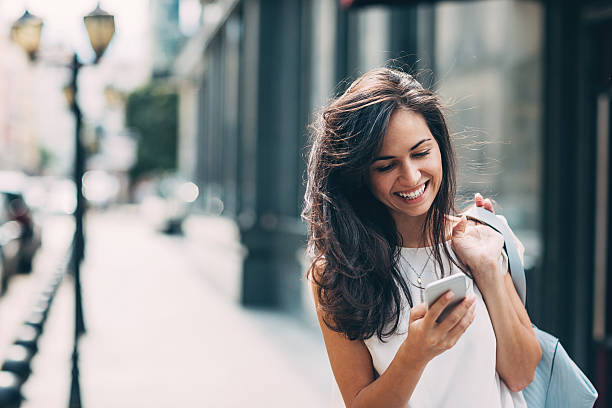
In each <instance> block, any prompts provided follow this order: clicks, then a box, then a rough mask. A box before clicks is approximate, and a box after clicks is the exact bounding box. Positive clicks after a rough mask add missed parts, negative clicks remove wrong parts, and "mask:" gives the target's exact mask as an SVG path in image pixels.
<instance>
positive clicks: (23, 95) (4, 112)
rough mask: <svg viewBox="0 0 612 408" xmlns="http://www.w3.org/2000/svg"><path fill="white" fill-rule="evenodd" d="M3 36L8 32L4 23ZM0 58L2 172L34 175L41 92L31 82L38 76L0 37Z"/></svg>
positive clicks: (4, 39)
mask: <svg viewBox="0 0 612 408" xmlns="http://www.w3.org/2000/svg"><path fill="white" fill-rule="evenodd" d="M0 32H5V33H8V32H9V26H8V25H6V24H5V22H4V21H2V20H0ZM0 54H1V55H2V56H3V58H2V59H1V60H0V169H11V170H15V169H17V170H23V171H26V172H30V173H34V172H36V171H37V170H38V167H39V161H40V158H39V150H38V139H39V135H38V126H37V124H36V119H37V117H38V111H37V106H36V104H35V103H34V102H33V99H34V98H35V97H36V95H37V93H38V92H37V91H38V90H37V88H36V86H35V84H34V83H33V82H32V81H31V80H30V78H31V75H33V74H35V72H34V70H33V68H32V67H31V66H29V65H28V64H27V61H26V58H25V57H24V56H23V55H21V54H20V50H18V49H17V48H16V47H15V46H14V45H13V44H12V43H10V41H9V38H8V35H4V36H0Z"/></svg>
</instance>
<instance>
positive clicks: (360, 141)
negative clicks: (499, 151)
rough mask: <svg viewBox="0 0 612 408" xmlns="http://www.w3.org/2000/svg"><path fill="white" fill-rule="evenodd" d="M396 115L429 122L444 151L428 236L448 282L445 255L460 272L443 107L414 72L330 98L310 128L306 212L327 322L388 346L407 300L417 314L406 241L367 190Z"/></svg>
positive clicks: (378, 73)
mask: <svg viewBox="0 0 612 408" xmlns="http://www.w3.org/2000/svg"><path fill="white" fill-rule="evenodd" d="M396 109H407V110H410V111H412V112H415V113H418V114H420V115H422V116H423V118H424V119H425V122H426V123H427V126H428V127H429V130H430V132H431V134H432V135H433V136H434V138H435V139H436V141H437V143H438V145H439V148H440V153H441V157H442V170H443V177H442V181H441V184H440V189H439V191H438V193H437V195H436V197H435V199H434V202H433V204H432V206H431V208H430V209H429V211H428V213H427V215H426V220H425V223H424V227H423V231H422V237H423V243H424V244H425V243H427V244H429V245H432V253H433V255H434V259H435V260H436V263H437V266H438V267H439V270H440V271H441V273H442V275H444V270H445V268H444V265H443V262H442V259H443V258H442V254H441V250H442V251H443V252H444V253H445V255H446V257H447V258H448V259H450V260H451V262H453V263H455V264H456V265H457V262H455V260H454V259H453V257H451V255H450V253H449V250H448V247H447V245H446V243H445V241H446V234H447V232H448V230H449V227H450V221H449V219H448V215H449V214H454V213H455V206H454V199H455V189H456V181H455V154H454V151H453V147H452V144H451V141H450V135H449V131H448V128H447V125H446V120H445V117H444V115H443V112H442V110H443V109H442V104H441V103H440V100H439V98H438V97H437V96H436V95H435V94H434V93H433V92H432V91H430V90H428V89H425V88H424V87H423V86H422V85H421V84H420V83H419V82H418V81H416V80H415V79H414V78H413V77H412V76H411V75H409V74H407V73H404V72H401V71H397V70H394V69H389V68H379V69H375V70H372V71H369V72H367V73H366V74H364V75H362V76H361V77H360V78H358V79H357V80H356V81H355V82H353V83H352V84H351V86H350V87H349V88H348V89H347V90H346V92H344V94H342V95H341V96H340V97H338V98H336V99H334V100H332V101H331V103H330V104H329V105H328V106H327V107H326V108H324V109H323V110H322V111H321V112H320V114H319V115H318V117H317V120H316V121H315V123H314V124H313V125H312V126H311V129H312V131H311V140H310V154H309V158H308V169H307V174H308V179H307V186H306V194H305V203H304V210H303V212H302V217H303V218H304V220H305V221H306V222H307V223H308V247H309V251H310V253H311V255H312V256H313V262H312V264H311V267H310V268H309V271H308V277H309V278H310V279H312V280H313V281H314V283H315V287H316V296H317V297H318V303H319V307H320V308H321V310H322V311H323V315H324V322H325V324H326V325H327V326H328V327H329V328H330V329H332V330H335V331H338V332H341V333H344V334H345V335H346V336H347V337H348V338H349V339H351V340H356V339H367V338H370V337H372V336H373V335H374V334H376V335H377V336H378V338H379V339H380V340H381V341H382V340H383V339H384V338H385V337H388V336H390V335H392V334H393V333H395V332H396V331H397V328H398V324H399V319H400V313H401V311H402V304H403V299H406V300H407V301H408V303H409V305H410V306H411V307H412V306H413V301H412V297H411V296H410V291H409V289H408V286H407V282H406V280H405V279H404V277H403V276H402V274H401V272H400V270H399V269H398V259H399V256H400V248H401V246H402V242H401V236H400V234H399V233H398V231H397V228H396V225H395V222H394V220H393V218H392V217H391V214H390V213H389V211H388V209H387V208H386V206H385V205H384V204H382V203H381V202H380V201H378V200H377V199H376V198H375V197H374V196H373V195H372V193H371V192H370V189H369V188H368V171H369V167H370V165H371V163H372V161H373V159H374V157H375V156H376V154H377V153H378V152H379V151H380V149H381V147H382V143H383V138H384V136H385V133H386V129H387V126H388V123H389V118H390V117H391V115H392V114H393V112H395V110H396ZM440 244H442V245H440ZM457 266H459V267H460V268H461V269H462V270H465V269H464V267H463V266H462V265H457Z"/></svg>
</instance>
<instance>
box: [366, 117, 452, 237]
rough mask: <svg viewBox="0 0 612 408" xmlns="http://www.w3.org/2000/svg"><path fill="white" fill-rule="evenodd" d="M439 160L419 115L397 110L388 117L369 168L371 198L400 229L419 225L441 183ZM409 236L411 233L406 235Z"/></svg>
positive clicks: (440, 159)
mask: <svg viewBox="0 0 612 408" xmlns="http://www.w3.org/2000/svg"><path fill="white" fill-rule="evenodd" d="M442 177H443V172H442V158H441V155H440V148H439V146H438V143H437V142H436V139H435V138H434V136H433V135H432V134H431V132H430V130H429V127H428V126H427V123H426V122H425V119H424V118H423V116H422V115H420V114H418V113H415V112H412V111H409V110H407V109H397V110H396V111H395V112H393V114H392V115H391V117H390V119H389V124H388V126H387V131H386V133H385V137H384V140H383V145H382V148H381V150H380V152H379V153H378V154H377V156H376V157H375V158H374V161H373V162H372V164H371V165H370V169H369V185H370V190H371V191H372V194H373V195H374V197H376V198H377V199H378V200H379V201H380V202H381V203H383V204H384V205H386V206H387V207H388V208H389V210H390V213H391V216H392V217H393V219H394V220H395V223H396V225H397V227H398V229H400V232H402V235H404V237H406V235H407V234H406V232H408V231H402V229H405V228H410V229H411V230H412V231H415V232H416V228H419V229H418V231H419V232H420V226H422V225H423V222H424V220H425V216H426V214H427V211H428V210H429V209H430V207H431V205H432V203H433V202H434V199H435V197H436V194H437V193H438V190H439V189H440V183H441V182H442ZM408 235H412V234H408Z"/></svg>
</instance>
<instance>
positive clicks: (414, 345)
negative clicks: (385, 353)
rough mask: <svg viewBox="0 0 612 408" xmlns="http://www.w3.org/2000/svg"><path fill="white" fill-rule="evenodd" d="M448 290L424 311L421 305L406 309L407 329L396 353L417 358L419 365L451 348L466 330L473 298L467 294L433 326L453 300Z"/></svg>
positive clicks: (471, 311) (471, 316)
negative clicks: (408, 311)
mask: <svg viewBox="0 0 612 408" xmlns="http://www.w3.org/2000/svg"><path fill="white" fill-rule="evenodd" d="M453 296H454V295H453V293H452V292H451V291H448V292H446V293H445V294H444V295H442V296H440V298H439V299H438V300H436V301H435V302H434V304H433V305H432V306H431V307H430V308H429V310H427V306H426V305H425V303H421V304H419V305H416V306H414V307H413V308H412V309H411V310H410V326H409V327H408V336H407V337H406V340H404V342H403V343H402V346H401V347H400V351H401V350H402V349H405V351H406V354H407V355H410V356H411V359H414V358H415V357H417V356H420V357H421V358H422V359H423V360H422V362H423V363H428V362H429V361H430V360H431V359H432V358H434V357H435V356H437V355H438V354H441V353H442V352H444V351H446V350H448V349H450V348H451V347H453V346H454V345H455V344H456V343H457V341H458V340H459V338H460V337H461V336H462V335H463V333H465V331H466V330H467V328H468V327H469V326H470V324H472V322H473V321H474V313H475V310H476V303H475V301H476V296H475V295H473V294H472V295H469V296H467V297H466V298H465V299H464V300H463V301H462V302H461V303H459V304H458V305H457V306H456V307H455V309H454V310H453V311H452V312H451V313H450V314H448V315H447V316H446V318H445V319H444V320H443V321H442V322H440V323H436V320H437V319H438V317H439V316H440V314H442V312H443V311H444V309H445V308H446V306H448V305H449V304H450V302H451V301H452V299H453Z"/></svg>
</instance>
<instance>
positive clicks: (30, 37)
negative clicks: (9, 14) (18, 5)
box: [11, 10, 43, 59]
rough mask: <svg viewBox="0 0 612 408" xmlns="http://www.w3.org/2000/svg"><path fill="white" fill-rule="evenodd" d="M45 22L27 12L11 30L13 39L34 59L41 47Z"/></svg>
mask: <svg viewBox="0 0 612 408" xmlns="http://www.w3.org/2000/svg"><path fill="white" fill-rule="evenodd" d="M42 27H43V21H42V19H40V18H39V17H36V16H35V15H33V14H31V13H30V12H29V11H27V10H26V12H25V13H23V16H21V17H19V19H18V20H17V21H15V23H14V24H13V26H12V28H11V39H12V40H13V41H14V42H15V43H16V44H17V45H19V46H20V47H21V49H23V50H24V51H25V52H26V53H27V54H28V56H29V57H30V59H34V58H35V56H36V53H37V52H38V48H39V47H40V34H41V32H42Z"/></svg>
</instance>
